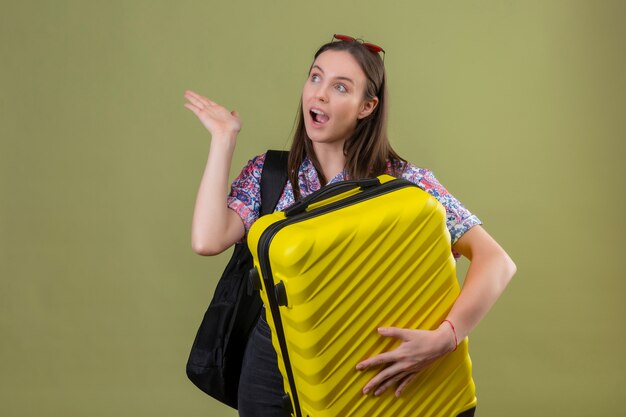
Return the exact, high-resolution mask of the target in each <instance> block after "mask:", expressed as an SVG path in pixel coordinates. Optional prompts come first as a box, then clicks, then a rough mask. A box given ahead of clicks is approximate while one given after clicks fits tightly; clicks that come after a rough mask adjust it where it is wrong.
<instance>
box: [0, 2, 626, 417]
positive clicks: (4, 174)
mask: <svg viewBox="0 0 626 417" xmlns="http://www.w3.org/2000/svg"><path fill="white" fill-rule="evenodd" d="M625 18H626V3H625V2H623V1H621V2H618V1H615V2H612V1H592V0H589V1H518V2H514V1H500V0H499V1H496V0H493V1H449V2H422V1H420V2H416V1H396V2H392V1H390V2H386V3H383V2H382V1H371V0H361V1H358V2H357V1H345V2H337V1H318V2H297V1H286V0H285V1H278V0H274V1H249V2H238V1H221V2H216V1H168V2H166V1H147V0H144V1H139V0H127V1H120V0H114V1H108V2H95V1H77V0H75V1H69V0H57V1H44V0H41V1H19V2H17V1H14V2H9V1H4V0H3V1H1V3H0V140H1V142H0V144H1V145H0V146H1V147H0V185H1V195H2V198H1V200H0V216H1V221H0V257H1V258H0V415H2V416H6V417H22V416H29V417H30V416H32V417H35V416H36V417H53V416H54V417H56V416H58V417H68V416H90V417H99V416H133V417H141V416H151V417H157V416H164V417H165V416H168V417H169V416H188V417H191V416H234V415H235V413H233V412H232V411H229V410H228V409H227V408H225V407H222V406H221V405H219V404H218V403H216V402H214V401H212V400H211V399H209V398H208V397H206V396H204V394H202V393H201V392H200V391H198V390H197V389H195V388H194V387H193V386H192V385H191V383H190V382H188V381H187V380H186V376H185V373H184V365H185V361H186V357H187V354H188V351H189V347H190V344H191V342H192V340H193V337H194V334H195V330H196V327H197V325H198V322H199V320H200V318H201V315H202V314H203V312H204V309H205V307H206V303H207V301H208V299H209V297H210V294H211V292H212V289H213V287H214V285H215V282H216V279H217V277H218V275H219V272H221V270H222V268H223V266H224V264H225V262H226V260H227V255H221V256H218V257H215V258H207V257H201V256H198V255H196V254H194V253H193V252H192V250H191V247H190V226H191V215H192V210H193V204H194V200H195V193H196V190H197V187H198V184H199V180H200V177H201V174H202V171H203V168H204V164H205V161H206V154H207V151H208V145H209V135H208V132H207V131H206V130H205V129H204V128H203V127H202V125H201V124H200V123H199V122H198V120H197V119H196V118H195V117H194V116H193V114H191V113H190V112H189V111H188V110H186V109H185V108H184V107H183V103H184V99H183V92H184V90H185V89H194V90H197V91H199V92H201V93H203V94H205V95H207V96H209V97H211V98H212V99H214V100H216V101H218V102H219V103H222V104H224V105H226V106H228V107H229V108H235V109H237V110H238V111H239V112H240V113H241V115H242V119H243V123H244V127H243V130H242V132H241V135H240V136H239V139H238V140H239V144H238V149H237V151H236V154H235V160H234V163H233V172H232V175H233V176H234V175H236V174H237V172H238V171H239V169H240V168H241V166H242V165H243V164H244V163H245V162H246V161H247V160H248V159H249V158H250V157H252V156H253V155H255V154H257V153H260V152H262V151H264V150H265V149H267V148H284V147H287V146H288V142H289V137H290V132H291V129H292V126H293V122H294V118H295V112H296V108H297V105H298V99H299V95H300V89H301V86H302V83H303V81H304V79H305V77H306V71H307V69H308V65H309V64H310V61H311V57H312V54H313V53H314V51H315V50H316V48H317V47H318V46H319V45H320V44H322V43H324V42H326V41H328V40H330V39H331V36H332V34H333V33H346V34H351V35H355V36H362V37H365V38H366V39H368V40H370V41H372V42H374V43H378V44H380V45H383V46H384V48H385V49H386V51H387V54H386V61H385V62H386V66H387V69H388V75H389V83H390V93H391V99H392V101H391V119H390V123H391V126H390V130H391V138H392V142H393V144H394V146H395V147H396V148H397V150H398V151H399V152H400V153H401V154H402V155H403V156H405V157H406V158H408V159H410V160H411V161H413V162H415V163H416V164H418V165H421V166H425V167H428V168H431V169H432V170H433V171H434V172H435V174H436V175H437V176H438V177H439V179H440V180H441V181H442V182H443V184H444V185H446V186H447V187H448V189H450V190H451V191H452V192H453V193H454V194H455V195H456V196H457V197H459V198H460V199H461V200H462V201H463V202H464V203H465V205H466V206H467V207H468V208H470V210H472V211H473V212H475V213H476V214H478V215H479V216H480V217H481V219H482V220H483V221H484V223H485V227H486V228H487V230H488V231H490V232H491V233H492V235H494V236H495V237H496V239H498V241H499V242H501V244H502V245H503V246H504V247H505V248H506V249H507V250H508V251H509V252H510V254H511V256H512V257H513V258H514V260H515V261H516V263H517V265H518V269H519V272H518V274H517V276H516V277H515V279H514V281H513V282H512V283H511V285H510V286H509V288H508V289H507V291H506V293H505V294H504V295H503V297H502V298H501V299H500V301H499V302H498V304H497V305H496V306H495V308H494V309H493V310H492V312H491V314H490V315H489V316H488V317H487V318H486V319H485V320H483V322H482V323H481V324H480V326H479V327H478V328H477V329H476V330H475V331H474V333H473V334H472V336H471V349H472V358H473V361H474V367H475V368H474V369H475V380H476V383H477V386H478V396H479V410H480V413H479V415H480V416H481V417H488V416H492V417H496V416H509V417H515V416H528V415H532V416H552V415H557V414H558V415H568V416H571V417H574V416H581V417H582V416H617V415H626V405H625V403H626V402H625V401H624V398H623V389H624V388H623V387H624V383H626V378H625V376H624V372H625V371H626V367H625V362H624V354H625V353H626V352H625V348H624V345H625V342H626V332H625V329H626V327H625V326H624V323H623V322H624V318H625V314H624V312H625V309H624V304H623V302H622V299H623V297H624V294H625V293H626V284H625V276H624V275H625V274H624V272H623V269H622V265H621V264H620V262H618V261H619V259H621V256H623V252H624V249H625V245H624V243H623V242H624V241H623V237H624V234H625V232H626V230H625V221H624V214H625V212H626V210H625V196H624V190H625V189H626V186H625V185H626V184H625V182H626V181H625V180H626V175H625V170H624V162H623V160H624V156H625V152H624V151H625V145H624V142H625V139H626V135H625V133H626V129H625V127H626V122H625V120H626V118H625V117H624V114H625V113H626V102H625V101H626V100H625V97H626V77H625V76H624V74H625V72H626V45H625V43H626V42H625V39H626V26H625V25H624V21H625V20H626V19H625Z"/></svg>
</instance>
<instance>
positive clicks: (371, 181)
mask: <svg viewBox="0 0 626 417" xmlns="http://www.w3.org/2000/svg"><path fill="white" fill-rule="evenodd" d="M377 185H380V180H379V179H378V178H367V179H362V180H349V181H340V182H336V183H334V184H330V185H327V186H325V187H323V188H322V189H320V190H317V191H316V192H314V193H313V194H309V195H308V196H306V197H304V198H303V199H302V200H300V201H298V202H297V203H295V204H294V205H292V206H291V207H289V208H287V209H286V210H285V217H290V216H295V215H296V214H299V213H302V212H304V211H305V210H306V209H307V208H309V205H311V204H314V203H317V202H318V201H322V200H324V199H327V198H330V197H333V196H336V195H337V194H341V193H344V192H346V191H349V190H353V189H355V188H360V189H361V190H365V189H367V188H371V187H375V186H377Z"/></svg>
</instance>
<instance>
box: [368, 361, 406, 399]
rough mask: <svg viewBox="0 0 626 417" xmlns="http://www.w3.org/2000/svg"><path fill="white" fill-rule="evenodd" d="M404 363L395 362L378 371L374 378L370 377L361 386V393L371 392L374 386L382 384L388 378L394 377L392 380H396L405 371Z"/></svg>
mask: <svg viewBox="0 0 626 417" xmlns="http://www.w3.org/2000/svg"><path fill="white" fill-rule="evenodd" d="M403 368H404V365H402V364H399V363H395V364H393V365H391V366H389V367H387V368H385V369H383V370H382V371H380V372H379V373H378V374H377V375H376V376H375V377H374V378H372V379H370V380H369V382H368V383H367V384H365V386H364V387H363V394H367V393H368V392H371V391H372V390H373V389H374V388H376V387H378V386H379V385H381V384H383V383H384V382H385V381H387V380H388V379H394V381H398V380H399V378H400V377H401V376H402V375H405V374H406V372H407V371H405V370H404V369H403Z"/></svg>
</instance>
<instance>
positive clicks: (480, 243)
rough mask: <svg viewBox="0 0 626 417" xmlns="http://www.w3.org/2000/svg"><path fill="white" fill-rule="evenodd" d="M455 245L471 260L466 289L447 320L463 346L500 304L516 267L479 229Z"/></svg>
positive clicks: (474, 229) (465, 283) (465, 282)
mask: <svg viewBox="0 0 626 417" xmlns="http://www.w3.org/2000/svg"><path fill="white" fill-rule="evenodd" d="M465 237H466V235H464V236H463V237H461V239H460V240H459V242H458V244H457V245H455V249H457V250H458V251H459V252H460V253H462V254H463V255H464V256H466V257H467V258H468V259H470V266H469V268H468V270H467V275H466V277H465V281H464V283H463V288H462V290H461V293H460V295H459V297H458V298H457V300H456V302H455V303H454V306H453V307H452V309H451V310H450V313H449V314H448V316H447V319H448V320H450V321H451V322H452V323H454V327H455V330H456V333H457V338H458V341H459V342H460V341H461V340H462V339H463V338H465V337H466V336H467V335H469V333H470V332H471V331H472V330H473V329H474V328H475V327H476V325H478V323H479V322H480V321H481V320H482V319H483V317H485V315H486V314H487V312H489V310H490V309H491V307H493V305H494V304H495V302H496V301H497V300H498V298H499V297H500V295H501V294H502V292H503V291H504V289H505V288H506V286H507V285H508V283H509V281H510V280H511V278H512V277H513V275H514V274H515V272H516V270H517V267H516V266H515V263H514V262H513V261H512V260H511V258H510V257H509V256H508V254H507V253H506V252H505V251H504V249H502V247H500V245H498V243H497V242H496V241H495V240H493V239H492V238H491V236H489V234H488V233H487V232H486V231H485V230H484V229H482V227H480V226H477V227H475V228H472V229H470V231H468V232H467V238H466V239H465V240H463V239H464V238H465Z"/></svg>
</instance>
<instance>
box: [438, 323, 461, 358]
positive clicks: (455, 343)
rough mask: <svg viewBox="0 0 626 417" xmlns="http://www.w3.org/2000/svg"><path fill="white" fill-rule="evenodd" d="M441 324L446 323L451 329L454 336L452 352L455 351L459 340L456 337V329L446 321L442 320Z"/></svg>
mask: <svg viewBox="0 0 626 417" xmlns="http://www.w3.org/2000/svg"><path fill="white" fill-rule="evenodd" d="M441 323H442V324H443V323H448V324H449V325H450V328H451V329H452V334H454V350H452V351H453V352H454V351H455V350H456V348H458V347H459V339H458V338H457V337H456V329H455V328H454V324H452V322H451V321H450V320H448V319H446V320H444V321H442V322H441Z"/></svg>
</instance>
